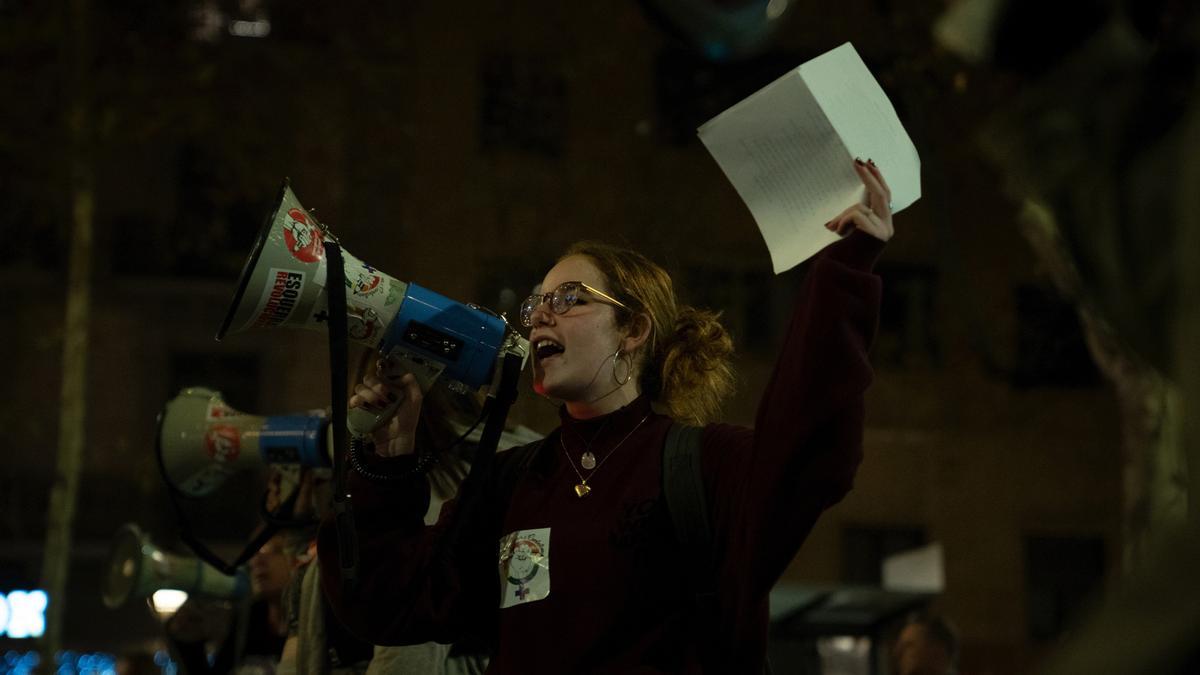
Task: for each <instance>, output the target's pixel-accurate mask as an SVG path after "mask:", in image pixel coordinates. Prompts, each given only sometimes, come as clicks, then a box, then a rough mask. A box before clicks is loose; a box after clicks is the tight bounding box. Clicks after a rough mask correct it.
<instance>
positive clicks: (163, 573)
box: [102, 523, 250, 609]
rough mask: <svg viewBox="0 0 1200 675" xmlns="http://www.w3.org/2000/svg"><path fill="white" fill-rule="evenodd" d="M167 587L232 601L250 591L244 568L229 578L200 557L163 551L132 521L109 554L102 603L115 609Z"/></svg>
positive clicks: (122, 531) (117, 537) (120, 534)
mask: <svg viewBox="0 0 1200 675" xmlns="http://www.w3.org/2000/svg"><path fill="white" fill-rule="evenodd" d="M168 588H170V589H174V590H180V591H184V592H186V593H188V594H189V595H203V596H207V597H210V598H218V599H226V600H231V599H235V598H241V597H245V596H246V595H247V594H248V593H249V592H250V580H249V578H248V577H247V575H246V573H245V572H244V571H240V570H239V572H238V574H237V575H236V576H232V577H230V576H226V575H224V574H221V572H219V571H218V570H217V569H216V568H215V567H212V566H211V565H209V564H207V563H205V562H204V561H202V560H200V559H199V558H193V557H191V556H183V555H175V554H172V553H165V552H163V551H162V550H161V549H159V548H158V547H157V546H155V545H154V544H153V543H152V542H151V541H150V538H149V537H148V536H146V535H145V534H144V533H143V532H142V531H141V529H139V528H138V526H137V525H134V524H133V523H129V524H126V525H124V526H123V527H121V529H120V530H118V531H117V534H116V536H114V537H113V542H112V548H111V550H110V552H109V556H108V573H107V575H106V576H105V579H104V588H103V589H102V595H103V598H104V604H105V606H107V607H108V608H109V609H116V608H118V607H121V606H122V605H124V604H125V603H126V602H129V600H131V599H134V598H148V597H150V596H151V595H153V594H154V593H155V591H160V590H163V589H168Z"/></svg>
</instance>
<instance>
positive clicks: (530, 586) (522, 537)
mask: <svg viewBox="0 0 1200 675" xmlns="http://www.w3.org/2000/svg"><path fill="white" fill-rule="evenodd" d="M500 579H501V582H502V584H501V585H502V586H503V588H504V594H503V596H502V597H501V598H500V607H501V608H505V607H512V606H514V605H519V604H522V603H526V602H536V601H538V600H544V599H545V598H546V597H547V596H549V595H550V528H548V527H545V528H540V529H536V530H518V531H516V532H511V533H509V534H507V535H505V536H504V537H501V539H500Z"/></svg>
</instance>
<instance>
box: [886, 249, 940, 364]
mask: <svg viewBox="0 0 1200 675" xmlns="http://www.w3.org/2000/svg"><path fill="white" fill-rule="evenodd" d="M876 269H877V270H878V272H879V276H880V277H881V278H882V279H883V299H882V305H881V307H880V313H879V336H878V339H877V340H876V344H875V348H874V349H873V354H874V355H875V357H876V359H877V360H878V362H879V363H880V364H884V365H889V366H893V367H897V368H913V367H930V366H937V365H940V364H941V362H942V350H941V344H940V343H939V341H938V336H937V332H936V326H937V323H936V321H935V313H934V307H935V302H936V300H937V293H938V273H937V269H936V268H934V267H932V266H930V265H906V264H899V263H886V264H880V265H878V266H877V268H876Z"/></svg>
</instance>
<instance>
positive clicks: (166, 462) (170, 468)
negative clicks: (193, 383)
mask: <svg viewBox="0 0 1200 675" xmlns="http://www.w3.org/2000/svg"><path fill="white" fill-rule="evenodd" d="M330 447H331V444H330V442H329V420H328V419H327V418H326V417H325V414H324V413H323V412H322V411H315V412H310V413H303V414H297V415H271V416H259V415H249V414H246V413H244V412H240V411H238V410H235V409H234V408H231V407H229V405H227V404H226V403H225V401H224V400H223V399H222V398H221V392H219V391H214V390H212V389H207V388H205V387H188V388H186V389H184V390H183V391H181V392H179V395H178V396H176V397H175V398H173V399H171V400H170V401H168V402H167V404H166V405H165V406H164V407H163V410H162V413H160V414H159V417H158V451H159V457H160V458H161V460H162V469H163V473H164V475H165V477H166V479H167V482H168V483H169V484H170V485H171V486H172V487H174V488H176V489H178V490H179V491H180V492H182V493H183V494H185V495H187V496H189V497H202V496H204V495H207V494H210V493H211V492H213V491H214V490H216V489H217V488H218V487H220V486H221V484H223V483H224V482H225V481H226V479H228V478H229V477H230V476H232V475H234V474H235V473H240V472H242V471H253V470H256V469H259V468H260V467H262V466H263V465H265V464H299V465H300V466H325V467H327V466H331V464H332V462H331V460H330V456H329V452H330V450H329V448H330Z"/></svg>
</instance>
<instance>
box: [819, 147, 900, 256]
mask: <svg viewBox="0 0 1200 675" xmlns="http://www.w3.org/2000/svg"><path fill="white" fill-rule="evenodd" d="M854 170H855V171H856V172H858V176H859V178H862V182H863V185H865V186H866V187H867V194H866V199H865V200H864V201H863V202H860V203H858V204H855V205H854V206H851V207H850V208H848V209H846V210H845V211H842V212H841V214H839V215H838V217H837V218H834V219H833V220H831V221H829V222H828V223H825V229H827V230H831V231H833V232H837V233H838V234H840V235H842V236H845V235H847V234H849V233H850V232H851V231H853V230H854V229H859V230H862V231H863V232H866V233H867V234H869V235H871V236H872V237H875V238H876V239H879V240H881V241H887V240H888V239H891V238H892V234H893V232H894V230H893V228H892V191H891V189H889V188H888V185H887V181H885V180H883V174H882V173H880V172H879V167H877V166H875V162H873V161H871V160H867V161H865V162H864V161H862V160H861V159H855V160H854Z"/></svg>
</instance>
